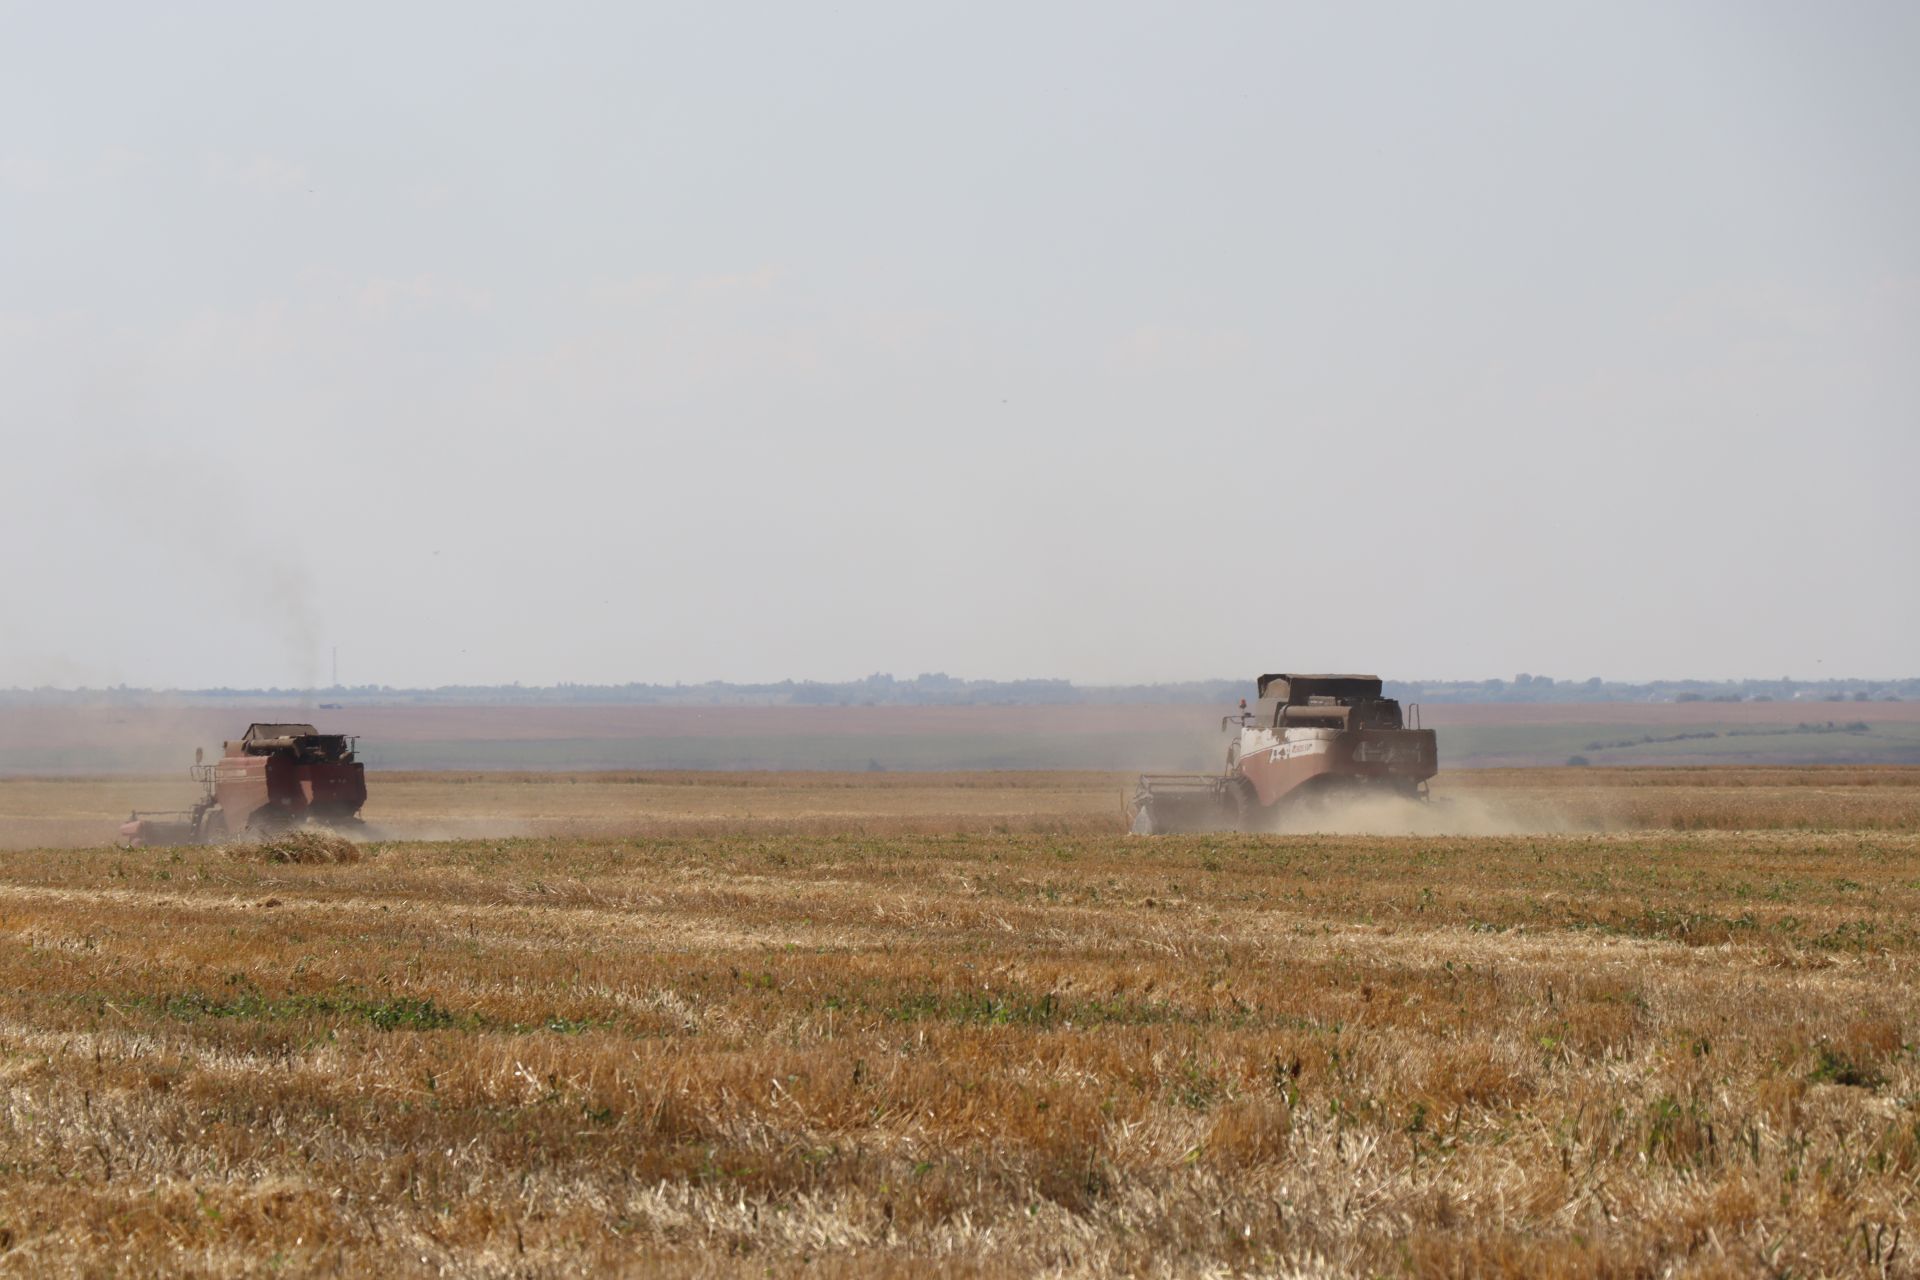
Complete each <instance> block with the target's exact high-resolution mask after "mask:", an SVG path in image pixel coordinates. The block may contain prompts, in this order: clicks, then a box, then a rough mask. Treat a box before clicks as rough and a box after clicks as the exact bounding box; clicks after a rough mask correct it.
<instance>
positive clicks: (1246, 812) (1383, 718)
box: [1131, 675, 1440, 835]
mask: <svg viewBox="0 0 1920 1280" xmlns="http://www.w3.org/2000/svg"><path fill="white" fill-rule="evenodd" d="M1257 688H1258V701H1257V702H1256V703H1255V704H1254V705H1253V707H1251V708H1249V707H1248V706H1247V703H1246V700H1245V699H1244V698H1243V699H1241V701H1240V713H1239V714H1238V715H1232V716H1227V717H1225V718H1224V719H1222V720H1221V721H1220V727H1221V728H1222V729H1223V730H1224V729H1228V728H1232V729H1233V730H1234V731H1235V733H1234V737H1233V740H1232V741H1231V742H1230V743H1228V745H1227V765H1226V769H1225V770H1224V771H1223V772H1221V773H1218V774H1185V773H1148V774H1142V775H1141V777H1140V783H1139V786H1138V788H1137V789H1136V790H1135V792H1134V795H1133V803H1132V806H1131V809H1132V817H1133V830H1134V833H1135V834H1137V835H1157V834H1160V833H1162V832H1173V831H1258V830H1260V829H1262V828H1263V827H1268V826H1271V825H1273V824H1275V823H1276V822H1278V821H1279V820H1280V818H1281V817H1282V816H1283V815H1284V814H1285V813H1287V812H1288V811H1291V810H1295V809H1298V808H1299V807H1300V806H1302V805H1306V804H1311V803H1313V802H1314V801H1315V800H1316V799H1331V798H1334V797H1338V796H1343V795H1355V794H1361V795H1385V796H1404V797H1406V798H1408V799H1422V798H1424V797H1425V796H1426V787H1427V779H1428V778H1431V777H1432V776H1433V775H1434V774H1435V773H1437V772H1439V768H1440V765H1439V748H1438V745H1437V743H1436V741H1435V738H1434V733H1433V730H1431V729H1422V728H1420V727H1419V720H1420V709H1419V707H1417V706H1415V707H1412V708H1411V711H1412V713H1413V716H1412V719H1413V725H1412V726H1411V727H1409V726H1408V724H1407V718H1406V717H1404V716H1403V715H1402V714H1401V711H1400V704H1399V703H1398V702H1397V701H1395V700H1394V699H1392V698H1387V697H1383V696H1381V683H1380V677H1379V676H1300V675H1268V676H1261V677H1260V679H1259V683H1258V686H1257Z"/></svg>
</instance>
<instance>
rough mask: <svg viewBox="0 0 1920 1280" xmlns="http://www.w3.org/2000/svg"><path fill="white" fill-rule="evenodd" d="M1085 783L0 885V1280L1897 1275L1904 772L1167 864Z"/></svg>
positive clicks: (1905, 956)
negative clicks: (1, 1172)
mask: <svg viewBox="0 0 1920 1280" xmlns="http://www.w3.org/2000/svg"><path fill="white" fill-rule="evenodd" d="M1113 782H1114V780H1113V779H1111V778H1109V777H1106V776H1104V775H1085V776H1081V775H1075V776H1067V777H1062V776H1054V775H948V776H942V777H928V776H925V775H917V776H908V775H874V776H870V777H869V776H851V775H848V776H841V775H810V776H799V777H796V776H790V775H760V776H753V777H744V778H743V777H738V776H734V777H725V776H712V777H708V778H705V779H700V778H688V777H685V776H659V777H651V778H649V777H647V776H641V775H616V776H588V777H581V778H577V779H573V780H567V779H565V778H559V777H538V776H532V775H529V776H509V777H490V776H488V775H460V776H457V777H436V776H426V775H422V776H418V777H414V778H411V779H409V778H397V779H388V778H381V779H378V780H376V781H375V784H374V787H375V797H376V799H375V806H376V807H373V808H370V810H369V818H370V819H372V820H374V822H375V825H376V829H377V828H378V827H379V825H380V823H381V822H382V821H383V820H384V821H386V822H387V823H388V824H389V825H390V826H392V827H394V828H395V830H396V832H397V831H398V829H399V828H401V827H405V826H406V824H408V823H415V824H418V825H417V827H416V828H415V831H414V832H413V834H418V833H419V832H421V831H425V830H427V829H429V828H430V827H431V826H432V825H433V824H435V823H439V822H442V821H452V820H455V819H459V820H465V821H475V822H478V821H480V820H481V818H480V817H475V816H474V811H476V810H484V811H485V812H484V813H483V814H482V815H481V817H484V818H486V819H487V820H489V821H494V822H497V823H499V824H501V825H502V828H503V832H502V833H494V834H475V833H472V832H464V833H463V832H455V833H451V834H454V835H455V836H456V837H457V838H452V839H444V840H419V839H411V840H408V839H378V840H374V841H371V842H369V843H365V844H361V845H356V846H346V847H344V848H341V849H330V848H329V847H327V846H318V852H317V856H316V859H315V860H290V861H279V860H275V856H276V855H275V851H274V850H273V849H271V848H268V849H262V848H259V847H253V846H240V847H235V848H194V849H183V850H142V851H126V850H117V849H114V848H111V847H105V846H102V845H98V844H96V845H93V846H91V847H69V848H33V849H21V848H14V849H9V850H6V851H4V852H0V965H4V966H5V969H6V974H5V981H4V984H3V985H0V1153H3V1154H0V1159H3V1160H4V1162H5V1164H6V1170H7V1175H8V1176H7V1177H6V1179H5V1180H4V1182H0V1271H5V1272H10V1273H17V1274H35V1275H41V1274H54V1275H60V1274H69V1275H94V1274H120V1273H135V1274H145V1273H156V1272H165V1273H194V1274H208V1275H219V1276H224V1275H243V1274H244V1275H264V1274H345V1275H365V1274H399V1275H408V1274H414V1275H428V1274H451V1275H489V1276H491V1275H498V1276H547V1275H552V1276H560V1275H572V1274H582V1273H593V1272H630V1273H640V1274H666V1275H733V1274H743V1273H744V1274H773V1275H793V1274H797V1275H814V1274H818V1275H856V1276H868V1275H926V1274H936V1275H938V1274H949V1275H1030V1274H1054V1275H1073V1276H1078V1275H1086V1276H1093V1275H1111V1274H1143V1275H1196V1274H1199V1275H1220V1276H1226V1275H1270V1274H1297V1275H1354V1274H1360V1275H1403V1274H1413V1275H1458V1276H1477V1275H1513V1276H1520V1275H1527V1276H1534V1275H1595V1274H1597V1275H1618V1276H1655V1275H1690V1276H1720V1275H1727V1276H1735V1275H1738V1276H1745V1275H1789V1274H1790V1275H1799V1276H1817V1275H1910V1274H1915V1273H1916V1267H1915V1263H1914V1258H1915V1256H1916V1255H1915V1250H1916V1247H1920V1246H1917V1245H1916V1242H1915V1241H1914V1239H1913V1235H1914V1228H1915V1225H1916V1210H1915V1204H1914V1202H1915V1197H1916V1192H1917V1191H1920V1069H1917V1064H1916V1056H1915V1053H1916V1051H1915V1041H1916V1038H1920V1007H1917V1006H1920V997H1916V994H1915V990H1916V984H1915V976H1916V961H1917V960H1920V932H1917V931H1920V802H1917V801H1920V771H1913V770H1897V769H1896V770H1831V771H1828V770H1814V771H1797V772H1795V771H1771V770H1769V771H1753V772H1752V773H1747V772H1744V771H1735V770H1714V771H1656V770H1647V771H1640V770H1629V771H1595V770H1580V771H1551V772H1547V773H1540V774H1534V773H1527V772H1522V771H1516V772H1514V773H1512V774H1503V775H1486V776H1484V777H1479V778H1477V779H1475V780H1474V781H1473V785H1472V786H1470V787H1468V786H1460V787H1458V788H1457V790H1456V791H1455V792H1454V797H1455V798H1456V799H1460V800H1462V801H1468V800H1470V801H1471V802H1472V804H1471V806H1467V810H1468V811H1470V812H1472V813H1473V814H1475V815H1482V814H1493V815H1494V816H1495V817H1496V818H1497V819H1498V821H1499V822H1500V823H1502V824H1505V827H1506V828H1509V829H1511V830H1512V831H1513V833H1512V834H1467V835H1458V834H1456V835H1447V834H1442V835H1430V836H1386V835H1323V834H1298V835H1289V836H1193V837H1170V838H1158V839H1151V840H1146V839H1138V838H1130V837H1127V836H1124V835H1122V834H1120V833H1119V830H1118V827H1119V818H1118V816H1117V807H1118V802H1117V793H1116V789H1115V787H1114V786H1113ZM112 785H113V786H118V787H119V788H120V790H121V792H122V793H124V790H125V784H124V783H118V784H112ZM154 785H155V786H156V787H157V786H158V784H154ZM62 787H64V788H67V790H58V788H62ZM89 787H92V788H95V790H92V791H89V790H86V788H89ZM110 791H111V787H110V786H109V785H108V784H104V783H86V782H84V781H73V780H62V781H60V782H57V783H49V782H41V781H37V780H17V779H16V780H7V781H5V782H0V811H3V812H4V815H5V819H6V821H12V822H16V823H17V822H19V821H20V820H22V819H23V818H26V819H33V818H34V815H35V814H38V815H40V819H38V820H44V821H46V822H49V823H71V824H78V823H81V822H82V821H83V820H87V819H86V815H87V814H89V813H91V812H92V810H91V809H90V808H89V807H88V806H90V805H106V803H107V802H106V799H105V797H106V796H107V795H108V794H109V793H110ZM382 796H385V797H386V800H385V801H384V803H385V804H386V805H387V807H388V812H387V813H385V814H384V815H383V814H382V813H381V812H380V811H379V809H378V807H377V806H379V805H380V804H381V803H383V802H382V800H381V797H382ZM623 796H624V797H625V798H624V799H622V798H621V797H623ZM1443 798H1445V797H1444V794H1443ZM119 803H120V802H119V801H118V800H115V801H114V802H113V805H114V806H117V805H118V804H119ZM1743 815H1745V816H1746V817H1747V818H1748V820H1747V821H1745V822H1742V821H1740V820H1741V819H1742V817H1743ZM118 816H124V815H118ZM1476 820H1477V819H1476ZM569 822H571V823H573V824H574V825H573V826H571V827H567V826H566V825H565V824H567V823H569ZM508 827H510V828H511V829H512V832H514V833H504V829H505V828H508ZM0 829H4V828H0ZM45 829H46V830H51V829H52V828H51V827H48V828H45ZM63 829H64V828H63ZM14 832H15V838H16V839H17V838H19V836H20V828H18V827H17V826H16V828H15V829H14ZM295 856H296V857H299V856H301V855H299V854H298V853H297V851H296V854H295Z"/></svg>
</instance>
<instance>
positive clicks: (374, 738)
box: [0, 702, 1920, 774]
mask: <svg viewBox="0 0 1920 1280" xmlns="http://www.w3.org/2000/svg"><path fill="white" fill-rule="evenodd" d="M1227 710H1230V708H1227V707H1219V708H1213V707H1205V706H1189V705H1183V706H1114V707H932V708H910V707H768V708H748V707H712V708H698V707H428V708H408V707H377V708H361V709H355V710H352V711H342V712H330V711H318V710H314V709H312V708H305V709H303V708H299V707H285V708H264V707H252V706H249V707H241V708H234V709H229V710H222V709H218V708H216V709H211V710H209V709H206V708H193V709H191V710H185V709H183V710H179V711H168V710H162V709H150V708H149V709H132V708H83V709H66V708H60V709H54V708H14V709H8V710H6V711H0V774H9V773H11V774H21V773H31V774H44V773H96V774H97V773H157V772H166V771H175V770H183V769H184V768H185V766H186V764H187V763H189V762H190V761H191V759H192V756H193V749H194V748H195V747H196V746H199V747H203V748H206V749H208V750H216V751H217V749H218V745H219V743H220V741H221V740H222V739H224V738H226V737H230V736H234V735H237V734H238V733H239V732H240V731H241V730H242V729H244V728H245V726H246V723H247V722H248V721H249V720H251V719H278V718H286V719H300V720H314V721H317V722H318V723H320V724H321V725H322V727H323V728H325V729H327V730H329V731H339V732H350V733H356V734H359V735H360V736H361V738H362V747H363V749H364V752H365V758H366V759H367V760H368V762H369V763H370V764H372V765H374V766H376V767H381V768H389V769H420V770H447V769H523V770H524V769H532V770H561V771H567V770H587V769H649V770H653V769H736V770H737V769H785V770H794V769H797V770H809V769H812V770H859V769H866V768H878V769H889V770H934V771H940V770H977V769H1091V770H1115V771H1135V770H1142V769H1176V770H1186V769H1212V768H1215V767H1217V766H1218V764H1219V762H1220V758H1221V754H1222V751H1223V746H1222V739H1221V737H1220V734H1219V731H1218V729H1219V719H1220V716H1221V715H1222V714H1224V713H1225V712H1226V711H1227ZM1829 721H1832V722H1833V723H1834V725H1835V728H1836V731H1834V732H1803V731H1800V729H1799V728H1798V726H1800V725H1801V724H1807V725H1809V726H1819V727H1822V728H1824V727H1825V726H1826V724H1827V722H1829ZM1425 722H1426V724H1427V725H1428V726H1429V727H1433V728H1437V729H1439V730H1440V731H1441V748H1440V749H1441V763H1442V765H1443V767H1446V768H1453V769H1461V768H1479V767H1487V766H1500V765H1540V764H1555V765H1557V764H1563V763H1565V762H1566V761H1567V759H1568V758H1569V757H1571V756H1575V755H1585V756H1587V757H1588V758H1589V759H1590V760H1592V761H1593V763H1595V764H1605V765H1631V764H1715V763H1728V764H1781V765H1790V764H1822V763H1826V764H1911V763H1920V702H1912V703H1886V702H1875V703H1827V702H1821V703H1797V702H1776V703H1739V704H1727V703H1677V704H1675V703H1665V704H1657V705H1640V704H1625V703H1595V704H1511V705H1485V706H1472V705H1443V706H1434V707H1428V708H1425ZM1854 722H1860V723H1863V724H1864V725H1865V726H1866V728H1865V729H1864V730H1861V731H1857V732H1846V731H1841V730H1842V729H1843V727H1844V726H1846V725H1849V724H1852V723H1854ZM1702 734H1713V735H1715V736H1713V737H1711V738H1706V737H1700V736H1697V735H1702ZM1680 735H1689V736H1687V737H1681V736H1680ZM1647 737H1652V738H1665V739H1673V740H1671V741H1660V742H1650V743H1649V742H1641V741H1639V739H1642V738H1647ZM1595 742H1602V743H1606V744H1609V745H1605V746H1602V747H1597V748H1596V747H1594V746H1592V745H1591V744H1593V743H1595ZM1622 743H1627V744H1628V745H1618V744H1622Z"/></svg>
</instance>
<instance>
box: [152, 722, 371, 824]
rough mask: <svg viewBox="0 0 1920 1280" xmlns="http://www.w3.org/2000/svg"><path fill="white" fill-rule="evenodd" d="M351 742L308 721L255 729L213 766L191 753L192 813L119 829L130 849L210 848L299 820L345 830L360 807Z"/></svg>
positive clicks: (363, 782) (360, 778) (359, 771)
mask: <svg viewBox="0 0 1920 1280" xmlns="http://www.w3.org/2000/svg"><path fill="white" fill-rule="evenodd" d="M356 743H357V739H354V738H350V737H347V736H346V735H344V734H338V733H320V732H318V731H317V730H315V728H314V727H313V726H312V725H310V724H254V725H249V726H247V731H246V733H244V734H242V735H241V736H240V738H239V739H238V740H236V741H233V742H229V743H227V744H226V746H225V749H224V754H223V755H222V756H221V757H220V759H218V760H216V761H214V762H213V763H212V764H205V763H202V762H201V759H200V753H199V752H198V751H196V752H194V765H193V768H192V770H191V774H192V776H193V778H194V780H195V781H196V782H198V783H200V785H201V794H200V799H199V801H198V802H197V803H195V804H194V806H193V808H191V809H186V810H180V811H177V812H170V813H140V812H135V813H134V814H133V816H132V817H130V818H128V819H127V821H126V822H125V823H124V824H122V826H121V827H120V834H121V835H122V836H123V837H125V838H126V840H127V841H128V843H130V844H132V845H133V846H134V847H136V848H139V847H142V846H153V845H173V844H211V843H215V842H217V841H220V840H224V839H226V838H227V837H228V836H229V835H231V834H236V833H244V834H247V835H252V836H259V835H271V834H274V833H276V832H279V831H284V830H286V829H287V828H289V827H293V826H297V825H299V824H301V823H314V824H317V825H320V826H326V827H334V828H347V829H351V828H354V827H358V826H359V825H360V809H361V806H363V805H365V804H366V802H367V776H366V769H365V766H363V765H362V764H361V763H360V762H359V761H358V760H357V759H355V758H354V754H355V751H354V749H355V745H356Z"/></svg>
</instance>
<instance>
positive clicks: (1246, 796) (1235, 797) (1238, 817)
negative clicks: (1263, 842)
mask: <svg viewBox="0 0 1920 1280" xmlns="http://www.w3.org/2000/svg"><path fill="white" fill-rule="evenodd" d="M1227 803H1228V804H1229V805H1231V806H1232V812H1233V829H1234V830H1235V831H1258V830H1260V828H1261V825H1262V824H1263V823H1264V822H1265V820H1266V812H1267V811H1266V810H1265V809H1263V808H1261V807H1260V793H1259V792H1258V791H1255V790H1254V789H1253V783H1251V782H1249V781H1248V780H1247V779H1246V778H1244V777H1239V778H1235V779H1234V780H1233V781H1232V782H1230V783H1228V784H1227Z"/></svg>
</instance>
